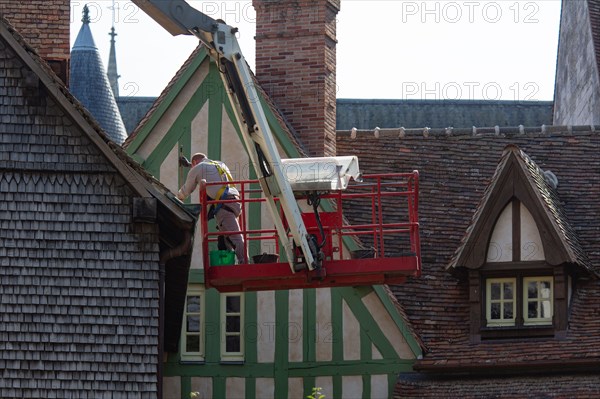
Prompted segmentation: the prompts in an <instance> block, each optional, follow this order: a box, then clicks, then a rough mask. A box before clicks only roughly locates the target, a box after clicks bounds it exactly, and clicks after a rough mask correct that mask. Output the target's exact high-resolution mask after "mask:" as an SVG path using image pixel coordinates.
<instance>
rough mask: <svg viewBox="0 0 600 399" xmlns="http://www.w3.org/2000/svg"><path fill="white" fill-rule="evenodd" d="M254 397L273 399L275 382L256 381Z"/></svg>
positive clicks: (262, 379)
mask: <svg viewBox="0 0 600 399" xmlns="http://www.w3.org/2000/svg"><path fill="white" fill-rule="evenodd" d="M256 397H257V398H261V399H263V398H264V399H271V398H274V397H275V380H273V379H272V378H257V379H256Z"/></svg>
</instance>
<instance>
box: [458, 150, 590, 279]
mask: <svg viewBox="0 0 600 399" xmlns="http://www.w3.org/2000/svg"><path fill="white" fill-rule="evenodd" d="M557 184H560V182H559V181H558V180H557V178H556V176H555V175H554V174H553V173H552V172H551V171H543V170H542V169H541V168H540V167H539V166H538V165H537V164H536V163H535V162H534V161H533V160H532V159H531V158H530V157H529V156H528V155H527V154H526V153H525V152H524V151H522V150H521V149H520V148H519V147H518V146H516V145H508V146H506V147H505V149H504V152H503V154H502V158H501V159H500V162H499V163H498V166H497V168H496V171H495V173H494V176H493V177H492V180H491V182H490V183H489V185H488V187H487V188H486V190H485V192H484V194H483V197H482V199H481V201H480V203H479V205H478V207H477V209H476V211H475V213H474V215H473V219H472V220H471V223H470V225H469V227H468V228H467V231H466V234H465V236H464V237H463V240H462V243H461V245H460V246H459V248H458V249H457V250H456V252H455V255H454V257H453V258H452V260H451V261H450V264H449V265H448V268H449V269H450V268H457V267H466V268H469V269H476V268H479V267H481V266H482V265H483V264H484V263H485V262H486V251H487V248H488V241H489V239H490V235H491V232H492V229H493V227H494V225H495V221H496V220H497V218H498V216H499V213H500V212H501V211H502V210H503V209H504V207H505V206H506V205H507V204H508V203H509V202H510V201H511V200H512V199H513V198H516V199H518V200H519V201H521V202H522V203H524V204H525V205H526V206H527V207H528V208H529V210H530V211H531V213H532V216H533V218H534V220H535V222H536V224H537V225H538V228H539V230H540V234H541V236H542V243H543V246H544V253H545V254H546V262H547V263H549V264H551V265H560V264H564V263H570V264H575V265H578V266H580V267H582V268H584V269H585V270H587V271H589V272H591V273H594V274H595V273H597V270H595V269H594V268H593V267H592V265H591V263H590V261H589V259H588V258H587V256H586V254H585V252H584V251H583V249H582V247H581V245H580V243H579V239H578V238H577V234H576V232H575V230H574V229H573V227H572V226H571V225H570V223H569V221H568V220H567V217H566V214H565V212H564V210H563V206H562V204H561V202H560V200H559V197H558V193H557V191H556V187H557Z"/></svg>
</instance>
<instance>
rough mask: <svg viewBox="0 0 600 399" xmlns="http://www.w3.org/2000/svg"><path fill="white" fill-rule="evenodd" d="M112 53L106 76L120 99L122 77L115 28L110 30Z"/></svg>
mask: <svg viewBox="0 0 600 399" xmlns="http://www.w3.org/2000/svg"><path fill="white" fill-rule="evenodd" d="M108 35H109V36H110V53H109V54H108V70H107V72H106V76H107V77H108V82H109V83H110V88H111V89H112V92H113V95H114V96H115V98H118V97H119V78H120V77H121V75H119V74H118V73H117V53H116V51H115V36H117V34H116V33H115V27H114V26H113V27H111V28H110V33H109V34H108Z"/></svg>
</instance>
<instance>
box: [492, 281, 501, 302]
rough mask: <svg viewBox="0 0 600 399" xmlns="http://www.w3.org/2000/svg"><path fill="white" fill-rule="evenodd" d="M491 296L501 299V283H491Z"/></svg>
mask: <svg viewBox="0 0 600 399" xmlns="http://www.w3.org/2000/svg"><path fill="white" fill-rule="evenodd" d="M491 286H492V288H491V291H492V293H491V296H490V298H492V299H500V283H492V284H491Z"/></svg>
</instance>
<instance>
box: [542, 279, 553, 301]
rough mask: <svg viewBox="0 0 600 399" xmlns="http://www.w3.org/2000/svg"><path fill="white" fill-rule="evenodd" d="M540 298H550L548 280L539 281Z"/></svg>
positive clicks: (550, 291) (550, 292)
mask: <svg viewBox="0 0 600 399" xmlns="http://www.w3.org/2000/svg"><path fill="white" fill-rule="evenodd" d="M540 294H541V295H540V298H544V299H547V298H550V295H551V294H552V290H551V287H550V281H540Z"/></svg>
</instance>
